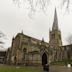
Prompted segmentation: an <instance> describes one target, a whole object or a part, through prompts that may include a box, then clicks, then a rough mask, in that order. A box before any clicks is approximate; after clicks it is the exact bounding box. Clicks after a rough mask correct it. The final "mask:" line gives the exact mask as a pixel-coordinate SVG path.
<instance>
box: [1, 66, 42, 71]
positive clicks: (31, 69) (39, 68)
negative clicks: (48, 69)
mask: <svg viewBox="0 0 72 72" xmlns="http://www.w3.org/2000/svg"><path fill="white" fill-rule="evenodd" d="M0 72H43V70H42V68H41V67H19V68H18V67H16V66H8V65H0Z"/></svg>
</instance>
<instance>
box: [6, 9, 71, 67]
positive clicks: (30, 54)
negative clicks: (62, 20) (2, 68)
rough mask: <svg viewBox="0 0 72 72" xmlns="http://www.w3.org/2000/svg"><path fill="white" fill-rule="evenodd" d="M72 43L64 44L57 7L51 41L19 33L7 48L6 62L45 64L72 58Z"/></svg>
mask: <svg viewBox="0 0 72 72" xmlns="http://www.w3.org/2000/svg"><path fill="white" fill-rule="evenodd" d="M71 47H72V45H66V46H63V45H62V38H61V31H60V30H59V27H58V18H57V12H56V9H55V13H54V21H53V26H52V29H51V30H50V31H49V43H47V42H45V41H44V39H42V40H38V39H36V38H33V37H30V36H27V35H25V34H23V32H22V33H18V34H17V35H16V36H15V37H13V39H12V45H11V47H10V48H9V49H8V50H7V53H6V56H7V59H6V62H7V63H8V64H13V65H30V66H31V65H43V64H47V63H51V62H53V61H62V60H68V59H70V60H72V54H71V52H70V51H72V49H71Z"/></svg>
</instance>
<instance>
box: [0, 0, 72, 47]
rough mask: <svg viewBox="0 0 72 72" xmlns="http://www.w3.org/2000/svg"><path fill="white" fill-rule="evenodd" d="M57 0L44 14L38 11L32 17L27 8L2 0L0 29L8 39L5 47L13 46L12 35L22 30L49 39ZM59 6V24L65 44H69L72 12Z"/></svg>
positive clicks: (8, 0)
mask: <svg viewBox="0 0 72 72" xmlns="http://www.w3.org/2000/svg"><path fill="white" fill-rule="evenodd" d="M55 5H57V4H56V3H55V2H53V3H51V4H50V5H49V8H48V11H46V14H44V13H43V12H42V11H38V12H36V14H35V15H33V18H32V19H30V18H29V16H28V12H29V10H28V11H27V10H26V9H24V8H23V7H22V8H18V6H17V5H15V4H14V3H13V2H12V0H0V31H2V32H3V33H4V34H5V35H6V37H7V39H6V40H5V48H7V47H9V46H11V41H12V37H13V36H14V37H15V36H16V34H17V33H19V32H22V30H23V33H24V34H26V35H29V36H31V37H34V38H37V39H40V40H41V39H42V37H43V38H44V39H45V41H46V42H48V41H49V28H50V29H51V28H52V24H53V19H54V8H55ZM56 7H57V15H58V25H59V29H60V30H61V34H62V41H63V45H65V44H67V42H66V39H67V37H68V35H70V34H71V33H72V12H70V13H68V12H65V9H64V7H63V9H62V10H61V8H60V7H58V6H56Z"/></svg>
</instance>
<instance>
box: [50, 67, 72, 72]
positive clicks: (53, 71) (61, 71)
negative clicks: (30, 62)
mask: <svg viewBox="0 0 72 72" xmlns="http://www.w3.org/2000/svg"><path fill="white" fill-rule="evenodd" d="M49 72H72V67H70V68H68V67H67V66H50V68H49Z"/></svg>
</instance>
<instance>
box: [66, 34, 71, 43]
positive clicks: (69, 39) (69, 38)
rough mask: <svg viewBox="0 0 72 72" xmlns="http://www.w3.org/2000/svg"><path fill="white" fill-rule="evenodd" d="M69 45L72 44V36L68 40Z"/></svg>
mask: <svg viewBox="0 0 72 72" xmlns="http://www.w3.org/2000/svg"><path fill="white" fill-rule="evenodd" d="M67 42H68V44H72V34H70V35H69V36H68V38H67Z"/></svg>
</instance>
